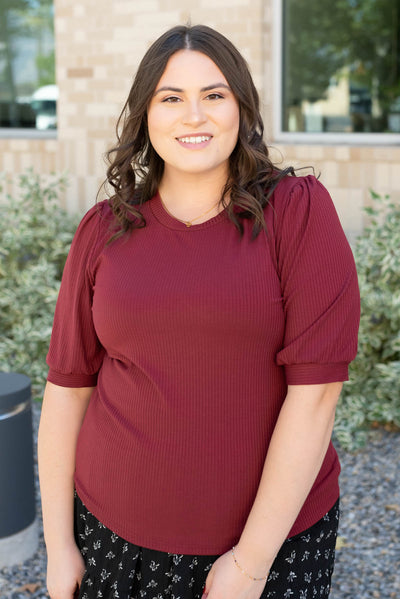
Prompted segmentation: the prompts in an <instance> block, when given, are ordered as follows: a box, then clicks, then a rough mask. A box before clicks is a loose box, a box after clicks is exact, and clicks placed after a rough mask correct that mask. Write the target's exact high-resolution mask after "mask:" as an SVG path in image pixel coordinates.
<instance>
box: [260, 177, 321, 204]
mask: <svg viewBox="0 0 400 599" xmlns="http://www.w3.org/2000/svg"><path fill="white" fill-rule="evenodd" d="M326 199H331V198H330V195H329V192H328V190H327V189H326V187H324V185H323V184H322V183H321V182H320V181H319V180H318V179H317V178H316V177H315V176H314V175H306V176H286V177H284V178H283V179H281V180H280V181H279V183H278V184H277V186H276V187H275V189H274V192H273V194H272V200H273V203H274V205H275V207H276V208H279V207H283V206H287V205H288V204H290V203H291V202H292V201H295V202H301V201H302V200H303V201H304V200H305V201H309V202H312V201H313V200H317V201H323V200H326Z"/></svg>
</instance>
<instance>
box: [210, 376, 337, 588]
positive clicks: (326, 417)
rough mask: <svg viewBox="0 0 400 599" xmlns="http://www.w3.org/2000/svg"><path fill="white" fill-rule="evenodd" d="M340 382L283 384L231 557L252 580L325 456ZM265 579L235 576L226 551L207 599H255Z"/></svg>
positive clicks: (262, 570)
mask: <svg viewBox="0 0 400 599" xmlns="http://www.w3.org/2000/svg"><path fill="white" fill-rule="evenodd" d="M341 388H342V383H329V384H323V385H293V386H289V388H288V393H287V396H286V399H285V401H284V403H283V406H282V409H281V412H280V414H279V418H278V421H277V423H276V426H275V430H274V433H273V435H272V438H271V443H270V446H269V449H268V454H267V457H266V460H265V465H264V469H263V473H262V477H261V480H260V485H259V488H258V492H257V495H256V498H255V501H254V504H253V507H252V509H251V511H250V514H249V516H248V519H247V522H246V525H245V527H244V529H243V532H242V535H241V537H240V540H239V542H238V544H237V546H236V549H235V555H236V559H237V561H238V563H239V565H240V566H241V568H243V569H244V570H246V571H247V572H248V573H249V574H251V575H252V576H254V577H257V578H258V577H262V576H265V575H266V574H267V573H268V571H269V569H270V567H271V566H272V563H273V561H274V559H275V556H276V554H277V553H278V551H279V549H280V547H281V545H282V544H283V542H284V541H285V539H286V538H287V535H288V534H289V531H290V529H291V528H292V526H293V524H294V522H295V520H296V518H297V516H298V514H299V512H300V509H301V507H302V505H303V503H304V501H305V500H306V498H307V495H308V493H309V492H310V490H311V487H312V485H313V483H314V481H315V478H316V477H317V474H318V472H319V470H320V468H321V465H322V462H323V459H324V457H325V454H326V451H327V448H328V445H329V441H330V439H331V434H332V428H333V423H334V418H335V408H336V404H337V401H338V398H339V395H340V391H341ZM264 586H265V581H260V582H255V581H252V580H250V579H249V578H248V577H247V576H245V575H244V574H243V573H241V572H240V570H239V569H238V568H237V567H236V565H235V563H234V561H233V557H232V555H231V553H230V552H228V553H225V554H224V555H223V556H221V557H220V558H219V559H218V560H217V561H216V562H215V564H214V566H213V568H212V569H211V571H210V574H209V576H208V578H207V584H206V595H207V594H208V599H228V598H229V599H236V598H238V599H239V598H240V599H258V598H259V597H260V595H261V592H262V590H263V588H264Z"/></svg>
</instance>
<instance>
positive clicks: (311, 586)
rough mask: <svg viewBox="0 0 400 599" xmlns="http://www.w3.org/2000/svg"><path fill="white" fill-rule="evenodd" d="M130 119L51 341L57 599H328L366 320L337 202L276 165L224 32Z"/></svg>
mask: <svg viewBox="0 0 400 599" xmlns="http://www.w3.org/2000/svg"><path fill="white" fill-rule="evenodd" d="M119 126H120V134H119V135H118V144H117V146H116V148H114V149H113V150H111V151H110V153H109V159H110V167H109V169H108V172H107V180H108V183H109V184H110V185H111V186H112V194H111V197H110V199H109V200H108V201H103V202H100V203H99V204H98V205H97V206H96V207H94V208H92V209H91V210H89V212H88V213H87V214H86V216H85V217H84V218H83V220H82V222H81V224H80V226H79V228H78V231H77V233H76V236H75V238H74V241H73V244H72V246H71V251H70V254H69V257H68V260H67V263H66V266H65V270H64V275H63V281H62V285H61V290H60V296H59V300H58V303H57V308H56V314H55V320H54V329H53V335H52V340H51V345H50V350H49V354H48V364H49V367H50V370H49V376H48V384H47V387H46V392H45V397H44V403H43V411H42V419H41V425H40V434H39V460H40V478H41V492H42V503H43V516H44V529H45V539H46V545H47V550H48V588H49V593H50V596H51V598H52V599H71V598H72V597H73V596H74V593H75V595H78V589H79V597H82V598H83V599H92V598H97V597H119V598H120V599H122V598H124V599H128V598H130V597H133V598H135V599H136V598H139V597H149V598H153V597H156V598H162V599H164V598H168V597H170V598H171V599H174V598H175V599H178V598H180V599H186V598H189V597H196V598H200V597H208V599H259V598H260V597H263V598H266V597H275V598H277V599H281V598H285V599H286V598H290V597H293V598H294V599H300V598H302V597H303V598H307V599H310V598H311V597H326V596H328V594H329V588H330V579H331V574H332V570H333V562H334V546H335V537H336V532H337V523H338V497H339V491H338V474H339V469H340V468H339V463H338V459H337V455H336V452H335V450H334V448H333V446H332V444H331V442H330V437H331V432H332V426H333V421H334V413H335V406H336V403H337V400H338V397H339V394H340V390H341V386H342V381H344V380H346V379H347V368H348V363H349V362H350V361H351V360H352V359H353V358H354V355H355V352H356V342H357V341H356V340H357V327H358V317H359V297H358V287H357V279H356V273H355V267H354V262H353V258H352V254H351V251H350V249H349V246H348V244H347V242H346V239H345V236H344V234H343V231H342V229H341V227H340V224H339V220H338V218H337V215H336V212H335V210H334V208H333V205H332V201H331V199H330V197H329V195H328V193H327V191H326V190H325V189H324V188H323V187H322V185H321V184H320V183H318V182H317V180H316V179H315V178H314V177H312V176H308V177H296V176H294V173H293V171H292V169H288V170H287V171H281V170H279V169H278V168H277V167H276V166H274V165H273V164H272V163H271V161H270V159H269V157H268V149H267V147H266V146H265V144H264V142H263V139H262V135H263V124H262V121H261V117H260V114H259V108H258V96H257V92H256V90H255V88H254V85H253V82H252V80H251V76H250V74H249V71H248V69H247V66H246V64H245V61H244V60H243V58H242V57H241V55H240V54H239V53H238V51H237V50H236V49H235V48H234V47H233V46H232V44H231V43H230V42H229V41H228V40H226V39H225V38H224V37H223V36H222V35H220V34H219V33H217V32H216V31H214V30H212V29H210V28H207V27H204V26H195V27H183V26H182V27H181V26H179V27H175V28H173V29H172V30H170V31H168V32H167V33H165V34H164V35H163V36H161V38H159V39H158V40H157V41H156V42H155V43H154V44H153V46H152V47H151V48H150V49H149V50H148V52H147V53H146V55H145V57H144V58H143V60H142V63H141V65H140V67H139V70H138V73H137V76H136V78H135V81H134V83H133V86H132V89H131V91H130V94H129V97H128V100H127V103H126V105H125V107H124V110H123V113H122V115H121V117H120V120H119ZM74 490H75V499H74Z"/></svg>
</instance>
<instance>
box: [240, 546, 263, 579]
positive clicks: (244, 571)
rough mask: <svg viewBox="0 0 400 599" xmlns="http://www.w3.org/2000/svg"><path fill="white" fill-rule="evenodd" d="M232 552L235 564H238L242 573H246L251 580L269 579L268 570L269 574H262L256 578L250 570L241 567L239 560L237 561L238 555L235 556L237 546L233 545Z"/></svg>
mask: <svg viewBox="0 0 400 599" xmlns="http://www.w3.org/2000/svg"><path fill="white" fill-rule="evenodd" d="M231 553H232V556H233V559H234V561H235V564H236V565H237V567H238V568H239V570H240V571H241V572H242V574H245V575H246V576H247V577H248V578H250V579H251V580H268V576H269V572H268V574H267V575H266V576H262V577H261V578H254V576H251V575H250V574H249V573H248V572H246V570H243V568H241V567H240V566H239V564H238V562H237V559H236V556H235V547H232V549H231Z"/></svg>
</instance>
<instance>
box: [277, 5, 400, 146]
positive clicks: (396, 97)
mask: <svg viewBox="0 0 400 599" xmlns="http://www.w3.org/2000/svg"><path fill="white" fill-rule="evenodd" d="M279 8H280V11H281V15H282V22H281V23H280V24H279V26H280V28H281V31H282V38H281V51H280V53H279V54H280V57H281V64H282V68H281V69H280V70H281V81H280V82H279V85H280V98H279V103H280V106H281V107H282V109H281V119H280V121H281V132H283V133H291V134H296V133H303V134H325V135H326V134H332V135H335V134H340V135H341V136H342V137H343V134H364V135H365V134H384V135H386V134H399V133H400V0H336V1H335V2H332V0H281V2H280V7H279ZM309 137H310V136H309ZM386 137H388V136H386Z"/></svg>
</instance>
